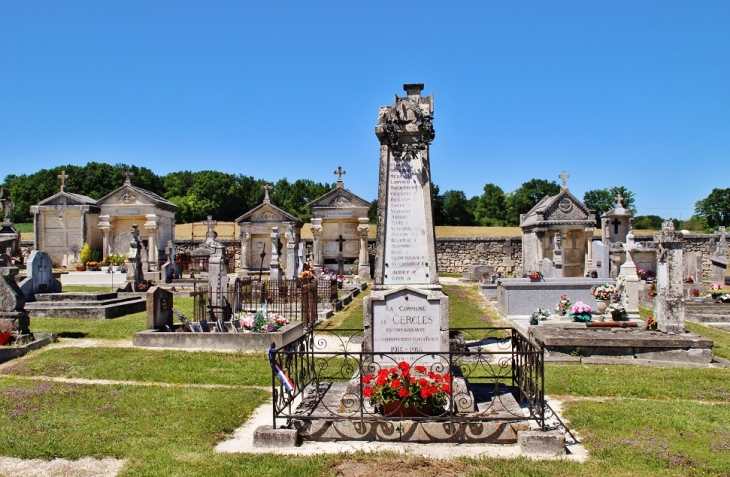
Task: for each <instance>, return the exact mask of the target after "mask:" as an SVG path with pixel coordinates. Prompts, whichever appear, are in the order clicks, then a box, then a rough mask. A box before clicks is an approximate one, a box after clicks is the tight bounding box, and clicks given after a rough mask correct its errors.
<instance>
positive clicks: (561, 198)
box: [520, 188, 596, 229]
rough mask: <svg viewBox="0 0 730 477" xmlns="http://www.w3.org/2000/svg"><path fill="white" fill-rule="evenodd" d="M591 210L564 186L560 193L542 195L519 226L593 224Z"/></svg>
mask: <svg viewBox="0 0 730 477" xmlns="http://www.w3.org/2000/svg"><path fill="white" fill-rule="evenodd" d="M595 223H596V219H595V215H594V214H593V212H592V211H591V210H590V209H588V207H586V206H585V204H584V203H583V202H581V201H580V200H578V199H577V198H576V197H575V196H574V195H573V194H571V193H570V191H569V190H568V189H567V188H565V189H562V190H561V191H560V193H558V194H556V195H554V196H552V197H550V196H545V197H543V198H542V199H541V200H540V202H538V203H537V204H536V205H535V206H534V207H533V208H532V209H531V210H530V211H529V212H528V213H527V214H525V216H524V218H523V220H522V223H520V227H522V228H523V229H524V228H528V227H535V226H546V225H582V226H586V227H589V226H595Z"/></svg>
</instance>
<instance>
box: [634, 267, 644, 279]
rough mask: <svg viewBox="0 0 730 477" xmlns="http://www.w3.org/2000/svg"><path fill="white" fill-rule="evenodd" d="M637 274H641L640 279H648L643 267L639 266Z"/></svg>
mask: <svg viewBox="0 0 730 477" xmlns="http://www.w3.org/2000/svg"><path fill="white" fill-rule="evenodd" d="M636 274H637V275H638V276H639V280H646V270H644V269H643V268H637V269H636Z"/></svg>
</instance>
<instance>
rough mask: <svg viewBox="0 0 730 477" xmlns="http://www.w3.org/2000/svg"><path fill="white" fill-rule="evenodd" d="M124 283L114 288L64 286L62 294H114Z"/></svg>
mask: <svg viewBox="0 0 730 477" xmlns="http://www.w3.org/2000/svg"><path fill="white" fill-rule="evenodd" d="M123 284H124V282H122V283H119V284H117V285H115V286H114V287H87V286H83V285H64V286H63V291H64V293H111V292H116V291H117V288H119V287H120V286H121V285H123Z"/></svg>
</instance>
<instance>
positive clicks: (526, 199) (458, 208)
mask: <svg viewBox="0 0 730 477" xmlns="http://www.w3.org/2000/svg"><path fill="white" fill-rule="evenodd" d="M127 169H129V170H130V172H132V173H133V174H134V175H133V176H132V184H134V185H135V186H137V187H141V188H143V189H147V190H149V191H150V192H154V193H155V194H157V195H160V196H162V197H164V198H166V199H167V200H169V201H170V202H172V203H174V204H176V205H177V206H178V207H180V210H179V211H178V213H177V215H176V217H177V221H178V223H189V222H194V221H200V220H202V219H204V218H205V217H206V216H207V215H212V216H213V217H214V218H215V219H216V220H221V221H232V220H234V219H236V218H237V217H239V216H240V215H241V214H243V213H245V212H247V211H249V210H251V209H253V208H254V207H256V206H257V205H259V204H260V203H261V202H262V200H263V197H264V191H263V189H262V188H261V187H262V186H263V185H264V184H265V182H266V181H264V180H263V179H256V178H254V177H252V176H247V175H244V174H229V173H225V172H219V171H199V172H191V171H180V172H171V173H169V174H167V175H164V176H158V175H157V174H155V173H154V172H153V171H151V170H150V169H148V168H146V167H138V166H128V165H126V164H116V165H111V164H105V163H98V162H89V163H88V164H86V165H85V166H73V165H67V166H58V167H55V168H52V169H41V170H40V171H38V172H36V173H33V174H29V175H26V174H23V175H19V176H17V175H12V174H11V175H8V176H7V177H5V180H4V182H3V183H2V184H1V185H0V186H1V187H4V188H7V189H9V191H10V197H11V199H12V201H13V202H14V204H15V207H14V208H13V209H12V210H11V218H12V220H13V221H14V222H16V223H27V222H30V221H31V220H32V217H31V215H30V210H29V209H30V206H31V205H35V204H37V203H39V202H40V201H41V200H43V199H46V198H48V197H50V196H51V195H53V194H55V193H57V192H58V191H59V185H60V180H59V179H58V177H57V176H58V175H59V174H61V171H63V170H65V171H66V174H68V176H69V177H68V179H67V180H66V186H67V190H68V191H69V192H72V193H76V194H81V195H86V196H89V197H91V198H93V199H100V198H102V197H104V196H105V195H107V194H109V193H110V192H112V191H113V190H115V189H117V188H118V187H120V186H121V185H122V183H123V182H124V179H125V176H124V172H125V171H126V170H127ZM334 186H335V184H334V183H332V184H328V183H326V182H325V183H321V182H314V181H312V180H310V179H299V180H296V181H294V182H289V181H288V180H287V179H286V178H284V179H279V180H278V181H277V182H276V183H275V184H274V189H273V190H272V192H271V193H270V197H271V201H272V203H274V204H275V205H276V206H277V207H280V208H281V209H283V210H286V211H287V212H289V213H291V214H292V215H295V216H296V217H298V218H299V219H301V220H302V221H304V222H307V221H309V220H310V219H311V214H310V212H309V209H308V208H307V203H309V202H310V201H312V200H314V199H316V198H317V197H319V196H321V195H322V194H324V193H326V192H328V191H329V190H331V189H332V188H333V187H334ZM559 192H560V186H559V185H558V184H557V183H556V182H555V181H547V180H545V179H531V180H529V181H527V182H524V183H523V184H522V185H521V186H520V187H519V188H518V189H516V190H514V191H512V192H505V191H504V190H503V189H502V188H501V187H499V186H498V185H495V184H491V183H490V184H486V185H485V186H484V189H483V191H482V194H481V195H478V196H473V197H471V198H467V196H466V194H464V192H463V191H460V190H447V191H445V192H443V194H442V193H441V191H440V189H439V187H438V185H436V184H433V185H432V195H433V197H432V201H433V215H434V217H433V218H434V224H435V225H452V226H517V225H519V223H520V215H521V214H526V213H527V212H529V211H530V209H532V208H533V207H534V206H535V205H536V204H537V203H538V202H539V201H540V200H542V198H543V197H545V196H546V195H549V196H553V195H555V194H557V193H559ZM619 194H620V195H621V196H622V197H623V199H622V204H623V206H624V208H627V209H631V210H633V211H634V212H635V210H636V209H635V200H634V193H633V192H631V191H630V190H628V189H626V187H623V186H616V187H611V188H607V189H593V190H589V191H587V192H586V193H585V194H584V195H583V203H584V204H585V205H586V206H587V207H588V208H589V209H592V210H595V211H596V214H597V215H596V216H597V217H600V216H601V215H602V214H603V213H605V212H607V211H609V210H611V209H613V208H615V207H616V197H617V196H618V195H619ZM377 207H378V201H377V200H373V206H372V207H371V209H370V212H369V217H370V219H371V221H373V222H375V221H376V218H377ZM663 221H664V219H663V218H661V217H659V216H656V215H645V216H635V217H634V228H636V229H659V228H661V224H662V222H663ZM729 225H730V189H713V190H712V192H711V193H710V195H709V196H708V197H707V198H706V199H703V200H700V201H698V202H697V203H696V204H695V215H693V216H692V217H691V218H690V219H689V220H686V221H684V222H681V223H679V221H677V226H678V227H681V228H686V229H689V230H692V231H708V232H709V231H711V230H715V229H716V228H717V227H719V226H729Z"/></svg>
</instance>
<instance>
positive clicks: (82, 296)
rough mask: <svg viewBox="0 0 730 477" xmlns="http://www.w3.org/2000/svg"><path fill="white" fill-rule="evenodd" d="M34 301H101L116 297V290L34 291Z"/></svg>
mask: <svg viewBox="0 0 730 477" xmlns="http://www.w3.org/2000/svg"><path fill="white" fill-rule="evenodd" d="M35 296H36V301H42V302H49V301H51V302H59V301H80V300H83V301H102V300H111V299H114V298H117V297H118V296H119V295H118V294H117V293H116V292H100V293H96V292H76V293H36V294H35Z"/></svg>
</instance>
